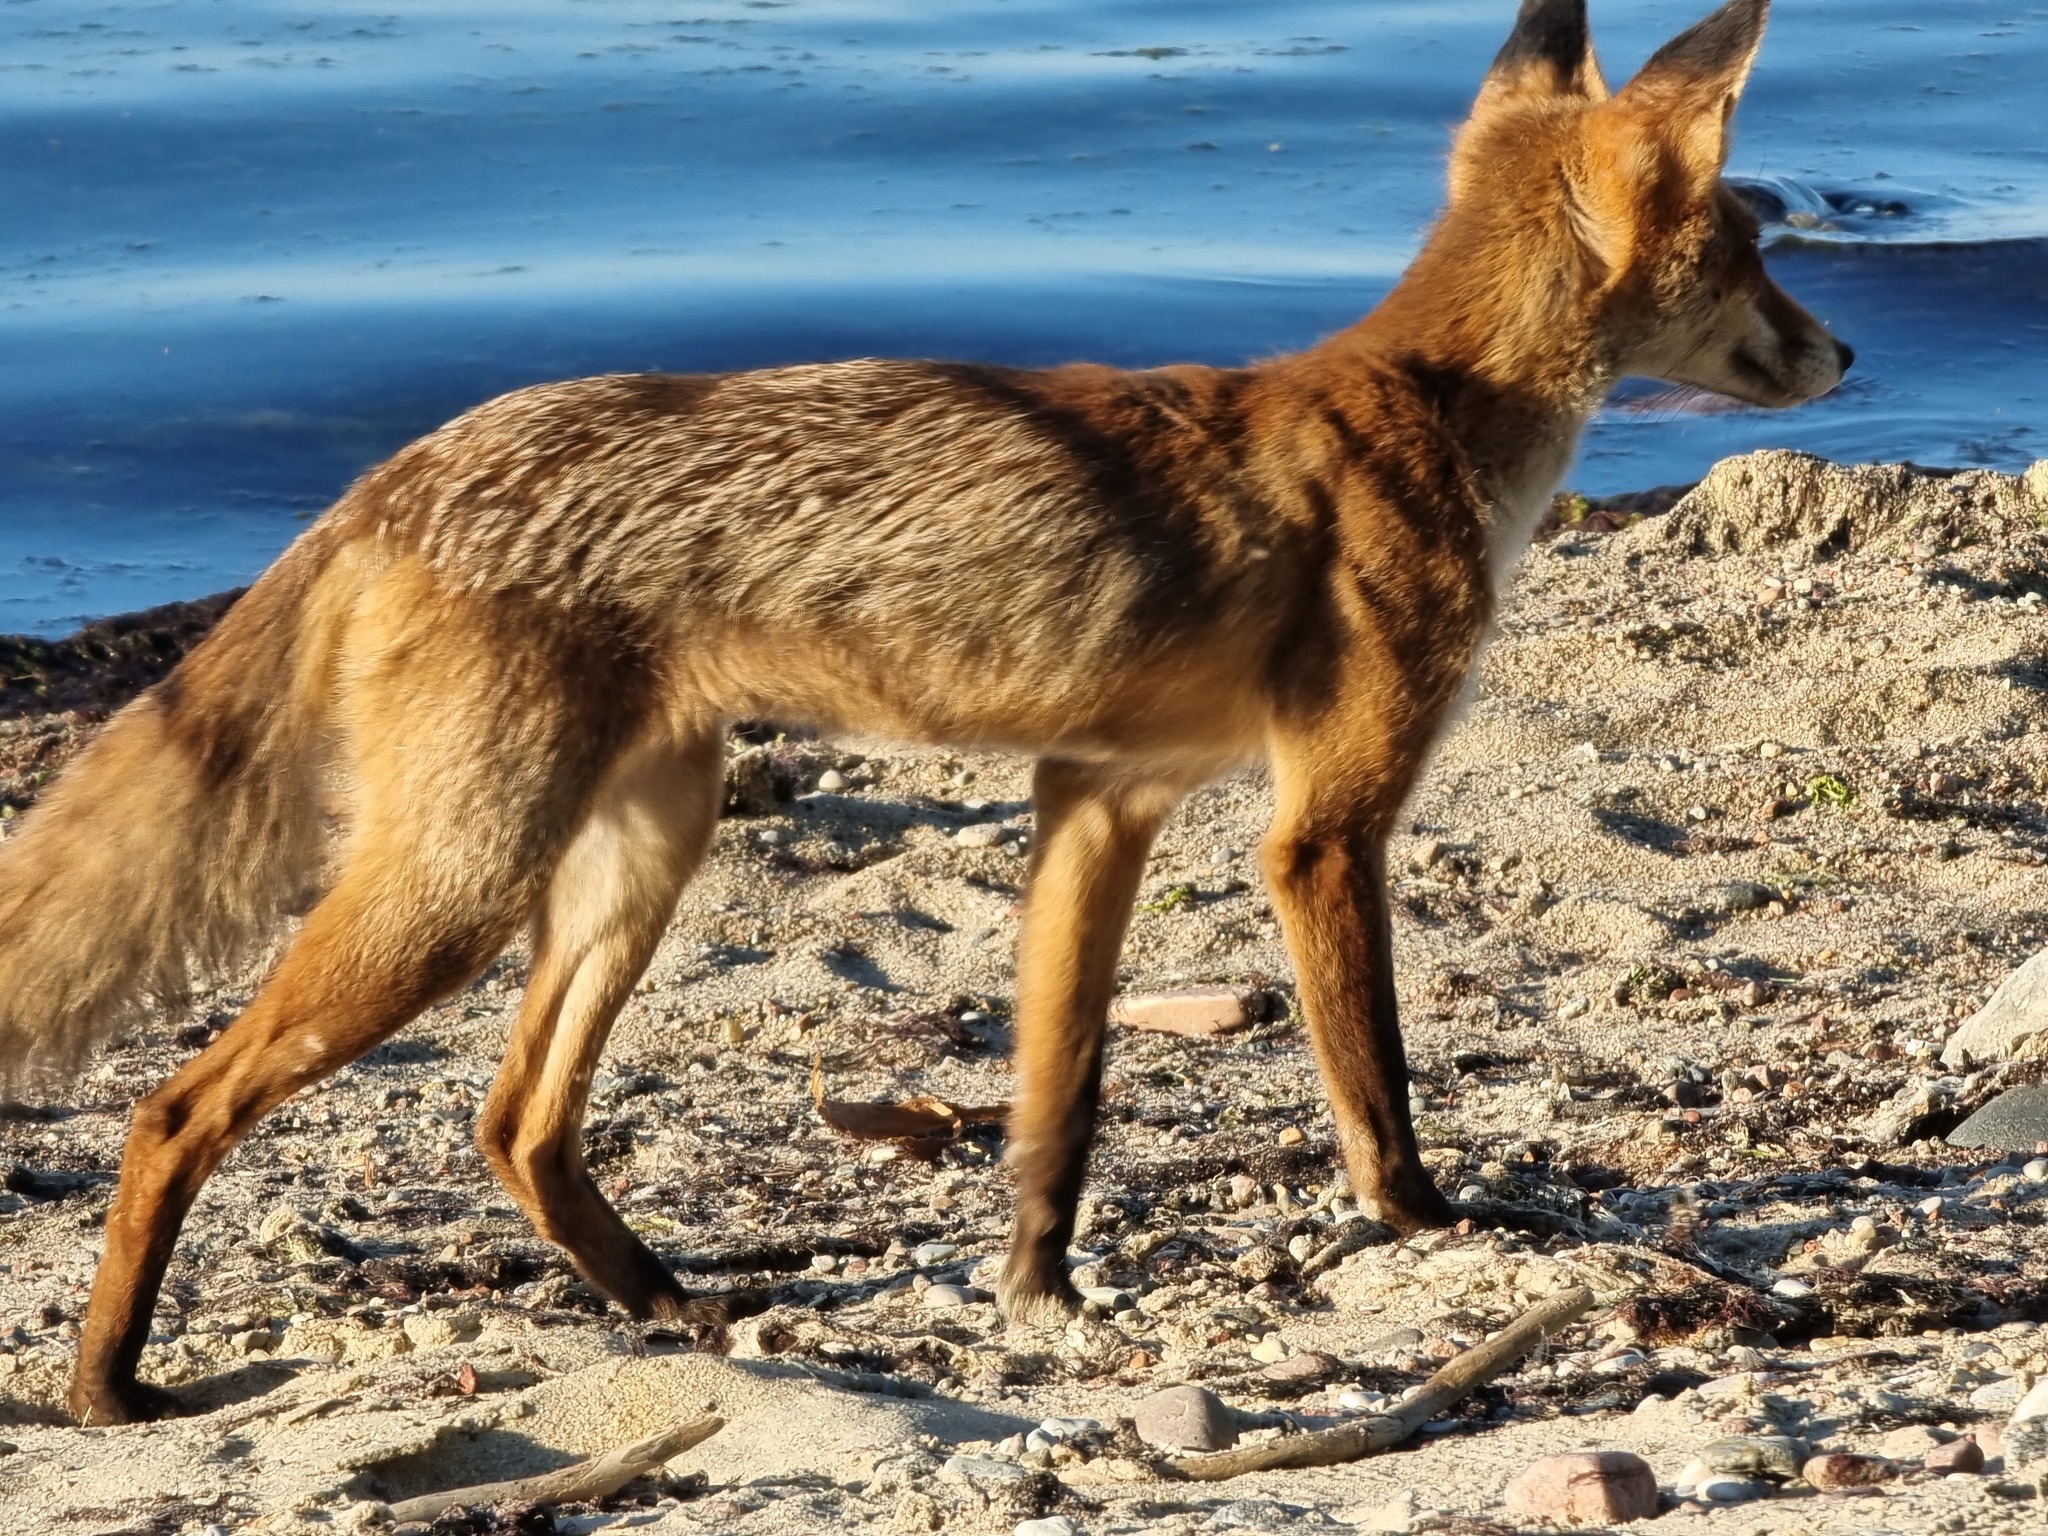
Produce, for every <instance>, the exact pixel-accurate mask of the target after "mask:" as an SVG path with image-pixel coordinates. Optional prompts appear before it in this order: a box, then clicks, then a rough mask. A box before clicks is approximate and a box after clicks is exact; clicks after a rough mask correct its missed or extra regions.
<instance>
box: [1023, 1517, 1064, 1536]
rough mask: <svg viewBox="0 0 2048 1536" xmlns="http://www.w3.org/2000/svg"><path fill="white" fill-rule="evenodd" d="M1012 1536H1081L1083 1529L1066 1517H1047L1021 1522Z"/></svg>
mask: <svg viewBox="0 0 2048 1536" xmlns="http://www.w3.org/2000/svg"><path fill="white" fill-rule="evenodd" d="M1012 1536H1081V1527H1079V1526H1078V1525H1076V1524H1074V1522H1073V1521H1071V1520H1069V1519H1068V1518H1067V1517H1066V1516H1065V1515H1047V1516H1045V1517H1044V1518H1042V1519H1039V1520H1019V1521H1018V1522H1017V1529H1016V1530H1015V1531H1014V1532H1013V1533H1012Z"/></svg>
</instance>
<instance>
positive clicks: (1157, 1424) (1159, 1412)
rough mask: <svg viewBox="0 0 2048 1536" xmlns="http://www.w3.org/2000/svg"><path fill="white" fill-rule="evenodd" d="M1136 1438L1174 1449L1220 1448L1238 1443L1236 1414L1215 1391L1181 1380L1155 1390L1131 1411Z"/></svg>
mask: <svg viewBox="0 0 2048 1536" xmlns="http://www.w3.org/2000/svg"><path fill="white" fill-rule="evenodd" d="M1131 1417H1132V1419H1133V1420H1135V1421H1136V1424H1137V1429H1138V1438H1139V1439H1141V1440H1143V1441H1144V1442H1145V1443H1146V1444H1147V1445H1156V1446H1161V1447H1163V1448H1165V1449H1167V1450H1176V1451H1223V1450H1228V1449H1229V1448H1230V1447H1231V1446H1233V1445H1235V1444H1237V1415H1236V1414H1234V1413H1232V1412H1231V1411H1230V1407H1229V1405H1228V1404H1227V1403H1225V1402H1224V1401H1223V1399H1222V1398H1220V1397H1218V1396H1217V1395H1216V1394H1215V1393H1214V1392H1211V1391H1208V1390H1207V1389H1206V1388H1203V1387H1198V1386H1195V1385H1193V1384H1192V1383H1184V1384H1183V1385H1181V1386H1178V1387H1167V1388H1165V1389H1164V1390H1163V1391H1159V1392H1154V1393H1153V1394H1152V1395H1151V1396H1150V1397H1148V1398H1145V1399H1144V1400H1143V1401H1141V1402H1140V1403H1139V1404H1138V1405H1137V1407H1136V1408H1135V1409H1133V1410H1132V1413H1131Z"/></svg>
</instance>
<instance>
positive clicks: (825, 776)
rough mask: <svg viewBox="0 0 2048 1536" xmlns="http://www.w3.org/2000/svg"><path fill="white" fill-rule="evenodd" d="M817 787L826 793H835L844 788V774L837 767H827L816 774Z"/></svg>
mask: <svg viewBox="0 0 2048 1536" xmlns="http://www.w3.org/2000/svg"><path fill="white" fill-rule="evenodd" d="M818 788H820V789H822V790H824V791H825V793H826V794H828V795H836V794H838V793H839V791H841V790H842V789H844V788H846V775H845V774H843V773H841V772H840V771H839V770H838V769H837V768H827V769H826V770H825V771H824V772H823V773H821V774H819V775H818Z"/></svg>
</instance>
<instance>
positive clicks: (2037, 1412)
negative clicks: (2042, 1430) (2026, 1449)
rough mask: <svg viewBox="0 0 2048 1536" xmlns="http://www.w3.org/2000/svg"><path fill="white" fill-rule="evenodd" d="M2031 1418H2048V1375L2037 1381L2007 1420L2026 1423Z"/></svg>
mask: <svg viewBox="0 0 2048 1536" xmlns="http://www.w3.org/2000/svg"><path fill="white" fill-rule="evenodd" d="M2029 1419H2048V1376H2043V1377H2042V1378H2041V1379H2040V1380H2039V1381H2037V1382H2035V1383H2034V1385H2033V1387H2032V1388H2031V1389H2030V1390H2029V1391H2028V1393H2027V1395H2026V1396H2025V1397H2023V1398H2021V1399H2020V1401H2019V1406H2018V1407H2016V1408H2014V1409H2013V1411H2012V1418H2011V1419H2010V1420H2008V1421H2007V1422H2009V1423H2013V1424H2024V1423H2025V1422H2026V1421H2027V1420H2029Z"/></svg>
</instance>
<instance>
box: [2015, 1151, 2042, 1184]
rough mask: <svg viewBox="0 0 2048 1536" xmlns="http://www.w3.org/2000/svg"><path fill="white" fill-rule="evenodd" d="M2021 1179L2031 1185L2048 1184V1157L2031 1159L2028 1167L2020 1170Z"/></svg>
mask: <svg viewBox="0 0 2048 1536" xmlns="http://www.w3.org/2000/svg"><path fill="white" fill-rule="evenodd" d="M2020 1177H2021V1178H2023V1179H2025V1180H2026V1181H2027V1182H2028V1183H2029V1184H2048V1157H2036V1158H2031V1159H2029V1160H2028V1162H2027V1165H2026V1166H2025V1167H2024V1168H2022V1169H2020Z"/></svg>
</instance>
